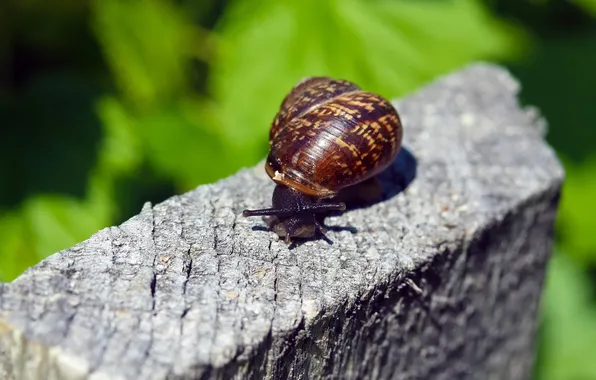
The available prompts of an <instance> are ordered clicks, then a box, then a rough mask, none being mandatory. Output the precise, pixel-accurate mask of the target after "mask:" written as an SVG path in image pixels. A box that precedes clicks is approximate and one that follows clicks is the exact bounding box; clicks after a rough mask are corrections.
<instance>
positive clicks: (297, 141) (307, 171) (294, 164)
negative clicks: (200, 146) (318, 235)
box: [265, 77, 403, 198]
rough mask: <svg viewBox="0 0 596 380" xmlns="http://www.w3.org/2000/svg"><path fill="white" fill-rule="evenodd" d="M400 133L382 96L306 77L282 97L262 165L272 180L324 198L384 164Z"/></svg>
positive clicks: (391, 155) (398, 143)
mask: <svg viewBox="0 0 596 380" xmlns="http://www.w3.org/2000/svg"><path fill="white" fill-rule="evenodd" d="M402 136H403V128H402V124H401V120H400V117H399V114H398V113H397V111H396V110H395V108H394V107H393V106H392V105H391V103H390V102H389V101H388V100H387V99H385V98H383V97H382V96H380V95H378V94H375V93H372V92H367V91H363V90H361V89H360V87H358V86H357V85H355V84H354V83H351V82H348V81H344V80H336V79H331V78H325V77H313V78H308V79H305V80H303V81H301V82H300V83H298V84H297V85H296V86H295V87H294V88H293V89H292V91H291V92H290V93H289V94H288V95H287V96H286V97H285V98H284V100H283V102H282V104H281V107H280V110H279V112H278V113H277V115H276V117H275V119H274V121H273V123H272V126H271V131H270V141H269V142H270V148H271V149H270V152H269V157H268V158H267V163H266V166H265V169H266V170H267V173H268V174H269V176H270V177H271V178H272V179H273V181H275V182H276V183H279V184H283V185H286V186H289V187H293V188H295V189H296V190H298V191H301V192H303V193H305V194H308V195H311V196H315V197H318V198H330V197H333V196H335V195H337V193H338V192H339V191H340V190H341V189H343V188H346V187H348V186H352V185H355V184H358V183H360V182H362V181H364V180H366V179H369V178H371V177H373V176H375V175H377V174H378V173H380V172H381V171H383V170H384V169H386V168H387V167H388V166H389V165H390V164H391V163H392V162H393V161H394V160H395V158H396V156H397V154H398V153H399V150H400V148H401V142H402Z"/></svg>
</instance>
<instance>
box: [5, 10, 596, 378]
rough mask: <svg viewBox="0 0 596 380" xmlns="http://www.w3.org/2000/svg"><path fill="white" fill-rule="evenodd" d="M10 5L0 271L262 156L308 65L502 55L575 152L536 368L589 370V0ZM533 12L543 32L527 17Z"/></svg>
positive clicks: (422, 67) (579, 374)
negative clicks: (284, 105) (573, 28)
mask: <svg viewBox="0 0 596 380" xmlns="http://www.w3.org/2000/svg"><path fill="white" fill-rule="evenodd" d="M489 3H490V4H492V5H493V7H492V8H489V6H488V5H487V4H489ZM7 4H8V6H6V5H5V6H6V8H5V9H6V11H5V9H2V10H0V60H2V61H3V62H2V63H4V62H6V65H3V66H0V84H1V86H0V121H1V122H2V123H6V124H7V125H9V126H19V128H12V129H11V128H9V131H10V133H8V134H7V135H6V136H3V137H2V139H0V180H1V181H2V183H1V186H0V242H2V244H0V280H11V279H13V278H14V277H15V276H17V275H18V274H19V273H21V272H22V271H23V270H24V269H25V268H27V267H28V266H30V265H33V264H35V263H36V262H37V261H39V260H40V259H42V258H43V257H45V256H47V255H48V254H51V253H53V252H56V251H58V250H60V249H62V248H65V247H68V246H71V245H73V244H75V243H77V242H79V241H81V240H84V239H86V238H88V237H89V236H90V235H91V234H93V233H95V232H96V231H97V230H99V229H101V228H103V227H106V226H109V225H114V224H117V223H119V222H121V221H122V220H123V219H126V218H128V217H130V216H131V215H133V214H135V213H137V212H138V211H139V208H140V206H141V205H142V203H143V202H145V201H153V202H159V201H161V200H162V199H164V198H165V197H167V196H171V195H172V193H174V192H183V191H186V190H189V189H192V188H193V187H195V186H197V185H199V184H202V183H207V182H212V181H214V180H216V179H218V178H221V177H224V176H227V175H229V174H231V173H233V172H234V171H236V170H238V169H239V168H241V167H243V166H249V165H253V164H255V163H257V162H258V161H259V160H261V159H262V158H263V157H264V156H265V154H266V152H267V147H268V144H267V136H268V130H269V126H270V123H271V121H272V119H273V116H274V114H275V112H276V110H277V107H278V106H279V104H280V102H281V100H282V98H283V96H284V95H285V94H286V93H287V91H288V90H289V89H290V87H291V86H293V85H294V84H295V83H296V82H297V81H298V80H300V79H301V78H303V77H306V76H313V75H330V76H334V77H340V78H346V79H350V80H353V81H355V82H357V83H358V84H360V85H361V86H362V87H364V88H366V89H368V90H372V91H376V92H379V93H381V94H383V95H385V96H387V97H389V98H395V97H399V96H403V95H405V94H407V93H408V92H410V91H413V90H415V89H416V88H418V87H419V86H421V85H423V84H425V83H426V82H428V81H430V80H432V79H434V78H436V77H437V76H438V75H442V74H445V73H447V72H449V71H451V70H455V69H457V68H459V67H461V66H462V65H465V64H468V63H470V62H472V61H476V60H490V61H497V62H500V61H506V62H510V64H509V66H510V67H511V68H512V70H513V73H514V75H517V76H518V77H520V78H522V83H523V84H524V86H523V89H524V90H523V93H522V98H524V99H525V100H526V101H527V102H529V103H531V104H533V105H537V106H539V107H540V108H541V109H542V111H543V112H544V113H545V115H546V117H547V119H548V120H549V121H550V122H551V124H552V125H551V132H550V134H549V141H550V142H551V143H552V144H553V146H555V148H556V149H557V150H558V151H559V152H560V153H562V154H563V156H565V157H568V158H569V160H565V166H566V170H567V180H566V183H565V186H564V193H563V198H562V202H561V207H560V214H559V218H558V221H557V232H558V234H557V245H558V247H559V250H560V251H559V252H557V254H556V255H555V258H554V260H553V261H552V262H551V265H550V269H549V277H548V281H547V287H546V293H545V302H544V324H543V328H542V337H543V344H542V345H541V350H540V357H539V362H538V364H539V365H538V371H537V373H536V375H537V378H538V379H544V380H548V379H578V378H582V379H588V378H596V367H595V366H594V363H593V362H592V361H591V360H590V359H591V352H592V351H593V347H594V343H593V342H596V315H595V313H596V311H594V308H595V306H594V297H593V295H592V293H591V291H590V287H591V286H594V279H592V278H591V277H590V276H589V275H588V274H587V273H589V270H590V269H591V268H594V267H596V260H595V259H596V238H595V237H594V236H596V235H595V234H593V233H592V231H594V230H596V207H595V205H596V202H594V201H593V200H592V199H593V194H596V175H595V173H596V158H594V157H596V156H594V149H595V147H594V146H593V144H591V143H590V142H591V141H593V138H592V137H593V135H594V133H593V131H592V130H591V129H590V128H587V126H588V125H589V123H591V122H593V120H594V119H596V115H595V114H594V110H595V109H594V107H592V106H591V104H592V103H590V101H591V100H592V97H591V96H592V94H593V87H594V86H593V84H594V82H593V78H595V77H594V75H593V74H592V73H593V69H592V67H593V66H594V64H593V62H596V61H595V59H596V55H595V54H594V51H595V50H594V49H593V48H592V47H593V46H594V42H595V41H596V27H592V26H589V25H588V26H586V25H583V24H582V25H577V29H576V30H580V31H587V32H585V33H584V34H579V33H575V32H574V33H570V32H567V30H569V28H571V27H570V25H569V22H568V19H567V17H570V19H572V20H573V22H574V23H575V24H578V23H579V21H577V20H584V19H585V18H586V15H592V16H596V1H595V0H573V1H571V2H561V1H550V0H544V1H531V0H528V1H525V2H518V1H515V0H499V1H493V2H482V1H480V0H449V1H447V0H445V1H439V0H437V1H416V0H368V1H365V0H341V1H340V0H328V1H320V0H300V1H298V0H287V1H275V0H259V1H251V0H233V1H229V2H217V1H215V0H206V1H196V0H182V1H173V0H143V1H130V0H128V1H127V0H91V1H89V2H76V1H74V2H73V1H68V0H62V1H58V2H52V3H51V5H50V4H49V3H48V2H44V1H41V0H29V1H26V2H18V1H10V2H9V3H7ZM0 6H2V5H0ZM516 9H518V10H519V12H518V13H515V11H514V10H516ZM8 11H10V12H11V13H9V12H8ZM497 12H499V13H497ZM508 12H509V13H508ZM497 14H499V16H497ZM502 14H505V15H506V16H507V17H500V16H501V15H502ZM558 14H563V16H561V17H560V18H557V17H558V16H556V15H558ZM570 15H571V16H573V17H571V16H570ZM580 16H581V17H580ZM553 18H554V19H553ZM505 19H507V20H509V21H508V22H504V21H503V20H505ZM514 19H517V20H520V19H521V20H522V21H523V23H525V24H526V25H525V27H524V28H522V27H520V26H519V25H515V24H512V22H511V21H510V20H514ZM528 25H532V26H533V27H534V28H538V29H539V30H532V33H527V32H528V29H529V27H528ZM540 28H542V29H540ZM557 33H558V34H557ZM529 35H533V37H532V38H529V37H528V36H529ZM545 35H549V36H554V37H552V38H550V39H547V38H546V37H544V36H545ZM585 73H588V74H592V75H591V76H590V75H585ZM561 94H564V96H561Z"/></svg>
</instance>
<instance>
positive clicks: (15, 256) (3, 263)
mask: <svg viewBox="0 0 596 380" xmlns="http://www.w3.org/2000/svg"><path fill="white" fill-rule="evenodd" d="M0 241H1V242H2V244H0V281H11V280H13V279H14V278H15V277H16V276H17V275H18V274H19V273H21V272H22V271H24V270H25V269H27V267H29V266H31V265H33V264H35V263H36V262H37V261H38V260H39V258H38V257H37V255H35V254H33V250H34V248H33V246H32V244H31V242H30V239H29V236H28V235H27V234H26V229H25V226H24V223H23V218H22V217H21V215H20V214H19V213H17V212H11V213H6V214H3V215H2V216H0Z"/></svg>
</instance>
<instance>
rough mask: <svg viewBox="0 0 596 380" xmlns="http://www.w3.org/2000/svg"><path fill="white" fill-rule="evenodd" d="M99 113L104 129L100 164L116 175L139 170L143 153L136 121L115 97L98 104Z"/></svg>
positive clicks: (107, 98)
mask: <svg viewBox="0 0 596 380" xmlns="http://www.w3.org/2000/svg"><path fill="white" fill-rule="evenodd" d="M98 113H99V116H100V118H101V120H102V122H103V129H104V136H103V142H102V147H101V152H100V164H101V165H104V166H106V167H108V168H109V170H110V171H112V172H114V174H115V173H117V172H120V173H122V172H130V171H132V170H134V169H135V168H137V167H138V166H139V165H140V163H141V161H142V159H143V152H142V146H141V141H140V138H139V136H138V134H137V130H136V128H135V123H136V119H134V118H133V117H131V116H130V115H128V112H127V110H126V109H125V107H124V106H122V103H121V102H120V101H119V100H118V99H116V98H113V97H105V98H103V99H102V100H101V101H99V102H98Z"/></svg>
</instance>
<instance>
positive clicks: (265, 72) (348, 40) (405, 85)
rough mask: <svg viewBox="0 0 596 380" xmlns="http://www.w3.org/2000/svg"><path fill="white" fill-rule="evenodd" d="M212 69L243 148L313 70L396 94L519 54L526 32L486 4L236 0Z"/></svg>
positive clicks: (216, 92)
mask: <svg viewBox="0 0 596 380" xmlns="http://www.w3.org/2000/svg"><path fill="white" fill-rule="evenodd" d="M217 31H218V33H219V34H220V38H221V41H222V44H221V46H220V51H219V55H218V57H217V59H216V60H215V61H214V62H213V66H212V71H211V72H210V74H211V75H210V90H211V93H212V94H213V96H214V98H215V103H216V104H217V105H218V107H219V111H218V115H219V116H220V118H219V120H220V125H221V129H222V132H223V133H224V134H225V136H226V140H227V141H229V142H230V143H233V144H235V145H236V146H238V147H239V148H237V150H238V152H244V149H249V148H250V149H251V151H254V152H256V151H257V148H256V144H257V142H258V141H262V140H263V139H266V138H267V131H268V129H269V126H270V123H271V121H272V119H273V117H274V115H275V113H276V111H277V108H278V107H279V104H280V102H281V100H282V98H283V96H284V95H285V94H286V93H287V92H288V91H289V89H290V88H291V86H293V85H294V84H295V83H296V82H297V81H298V80H300V79H301V78H303V77H306V76H313V75H330V76H335V77H343V78H346V79H350V80H353V81H355V82H357V83H359V84H360V85H361V86H362V87H364V88H366V89H369V90H372V91H376V92H379V93H382V94H384V95H386V96H387V97H391V98H393V97H397V96H401V95H404V94H405V93H406V92H409V91H412V90H414V89H415V88H417V87H418V86H420V85H421V84H423V83H424V82H425V81H428V80H430V79H432V78H434V77H435V76H437V75H440V74H443V73H446V72H447V71H449V70H452V69H456V68H458V67H459V66H461V65H464V64H466V63H469V62H470V61H473V60H479V59H500V58H506V57H510V56H512V54H514V53H515V52H516V49H517V48H518V46H517V42H516V38H517V37H519V33H517V32H514V29H513V28H511V27H509V26H505V25H504V24H502V23H499V22H498V21H497V20H495V19H494V18H492V17H490V16H489V15H488V13H486V11H485V8H484V7H483V6H482V5H481V3H480V2H478V1H474V0H459V1H449V2H440V1H433V2H422V1H388V0H385V1H381V0H377V1H364V0H342V1H339V0H334V1H327V2H321V1H314V0H308V1H297V0H292V1H284V2H279V1H272V0H268V1H261V2H260V5H259V6H258V7H256V6H254V3H253V2H251V1H246V0H238V1H235V2H232V3H231V4H230V6H229V9H227V10H226V14H225V15H224V17H223V20H222V22H221V23H220V24H219V25H218V26H217Z"/></svg>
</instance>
